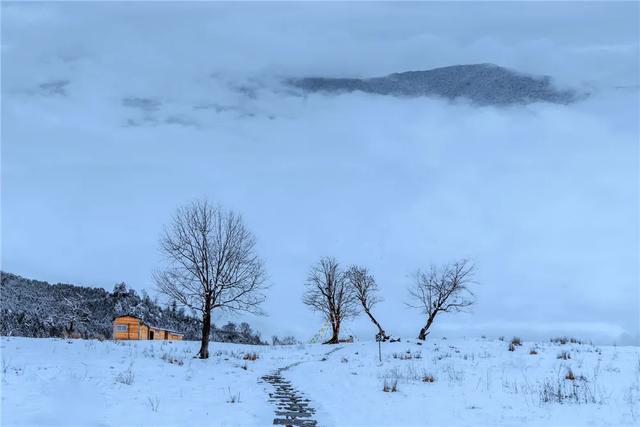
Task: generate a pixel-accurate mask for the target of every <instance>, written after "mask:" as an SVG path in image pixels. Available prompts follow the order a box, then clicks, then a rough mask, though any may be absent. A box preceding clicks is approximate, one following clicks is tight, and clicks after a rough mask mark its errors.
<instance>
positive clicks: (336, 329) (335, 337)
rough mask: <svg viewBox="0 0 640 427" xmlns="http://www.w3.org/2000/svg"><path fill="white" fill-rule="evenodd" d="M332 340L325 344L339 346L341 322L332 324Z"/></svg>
mask: <svg viewBox="0 0 640 427" xmlns="http://www.w3.org/2000/svg"><path fill="white" fill-rule="evenodd" d="M331 332H332V334H331V339H330V340H329V341H325V342H324V343H323V344H338V343H339V342H340V322H338V321H335V322H332V323H331Z"/></svg>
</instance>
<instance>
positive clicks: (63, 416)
mask: <svg viewBox="0 0 640 427" xmlns="http://www.w3.org/2000/svg"><path fill="white" fill-rule="evenodd" d="M197 347H198V343H197V342H188V341H186V342H117V343H116V342H111V341H103V342H100V341H89V340H63V339H31V338H6V337H3V338H2V341H1V349H2V388H1V390H2V415H1V417H2V418H1V424H2V425H3V426H5V425H6V426H14V425H32V426H52V425H56V426H77V425H83V426H84V425H113V426H129V425H131V426H133V425H135V426H160V425H172V426H173V425H175V426H182V425H189V426H209V425H211V426H229V425H262V426H265V425H270V424H272V422H273V419H274V418H275V415H274V414H275V410H276V408H275V407H274V406H272V403H270V402H269V393H273V387H272V386H271V384H269V383H267V382H264V381H262V380H261V379H260V378H261V377H262V376H263V375H266V374H268V373H271V372H273V371H274V370H276V369H277V368H281V367H284V366H289V365H292V364H295V363H297V362H299V363H298V364H297V365H295V366H292V367H291V368H290V369H288V370H286V371H283V372H282V373H281V374H282V376H283V377H284V378H286V379H287V380H288V381H289V382H290V383H291V384H292V385H293V387H295V388H296V389H297V391H299V392H300V394H302V395H303V396H304V397H305V398H308V399H310V401H309V405H310V406H311V407H312V408H313V409H315V414H314V415H313V417H314V419H315V420H316V421H317V422H318V425H347V426H351V425H367V426H374V425H396V426H398V425H402V426H405V425H623V424H634V423H638V422H640V351H639V349H638V348H637V347H600V346H592V345H580V344H565V345H559V344H554V343H550V342H545V343H529V342H525V343H523V345H522V346H518V347H516V349H515V351H513V352H511V351H508V350H507V347H508V342H502V341H489V340H484V339H468V340H455V341H454V340H437V341H435V340H434V341H427V342H425V343H424V344H423V345H418V343H417V342H416V341H415V340H403V341H402V342H399V343H385V344H383V347H382V359H383V361H382V363H380V362H379V361H378V347H377V344H376V343H374V342H360V343H354V344H343V345H340V346H338V347H337V350H336V351H335V352H333V353H331V354H328V355H327V353H328V352H329V351H330V350H334V349H336V347H328V346H322V345H299V346H288V347H267V346H248V345H239V344H219V343H214V344H213V345H212V348H211V352H212V357H211V358H210V359H209V360H206V361H202V360H198V359H193V358H192V355H193V354H195V353H196V350H197ZM531 349H535V350H536V352H537V354H530V350H531ZM252 352H255V353H256V354H257V356H258V358H257V360H255V361H251V360H244V359H243V357H244V355H245V354H249V353H252ZM563 352H564V354H566V355H568V356H569V357H570V358H567V359H562V358H558V356H559V355H562V354H563ZM569 369H571V370H572V372H573V374H574V376H575V378H576V379H574V380H568V379H565V376H566V375H567V373H568V370H569ZM428 376H432V377H433V379H434V382H425V381H423V380H424V379H427V377H428ZM385 382H386V383H387V384H388V385H389V386H390V387H392V386H393V384H394V383H396V384H397V385H396V388H397V391H396V392H384V391H383V386H384V383H385ZM558 389H560V392H561V393H562V394H563V397H562V402H559V401H558V400H559V399H558V396H557V392H558ZM234 401H235V402H234Z"/></svg>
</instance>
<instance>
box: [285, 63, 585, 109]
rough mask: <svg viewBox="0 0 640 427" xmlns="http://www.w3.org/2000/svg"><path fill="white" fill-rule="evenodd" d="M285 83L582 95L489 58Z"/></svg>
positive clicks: (480, 95) (484, 98)
mask: <svg viewBox="0 0 640 427" xmlns="http://www.w3.org/2000/svg"><path fill="white" fill-rule="evenodd" d="M285 83H286V84H288V85H289V86H292V87H295V88H298V89H301V90H302V91H305V92H312V93H313V92H320V93H329V94H336V93H338V94H339V93H349V92H356V91H359V92H364V93H371V94H376V95H385V96H396V97H423V96H424V97H439V98H445V99H450V100H454V99H459V98H466V99H468V100H470V101H471V102H472V103H474V104H479V105H512V104H528V103H532V102H550V103H555V104H569V103H572V102H575V101H577V100H579V99H580V98H581V97H582V95H581V94H579V93H578V92H577V91H576V90H573V89H560V88H557V87H555V85H554V84H553V80H552V78H551V77H550V76H533V75H529V74H526V73H523V72H520V71H515V70H512V69H509V68H505V67H501V66H499V65H495V64H490V63H481V64H466V65H450V66H446V67H439V68H433V69H430V70H415V71H404V72H398V73H392V74H388V75H386V76H383V77H371V78H342V77H302V78H289V79H286V80H285ZM583 95H584V94H583Z"/></svg>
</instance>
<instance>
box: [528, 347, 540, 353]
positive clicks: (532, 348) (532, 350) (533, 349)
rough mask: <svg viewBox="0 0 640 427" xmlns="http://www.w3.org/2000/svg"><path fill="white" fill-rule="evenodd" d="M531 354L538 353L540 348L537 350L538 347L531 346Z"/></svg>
mask: <svg viewBox="0 0 640 427" xmlns="http://www.w3.org/2000/svg"><path fill="white" fill-rule="evenodd" d="M529 354H532V355H535V354H538V350H536V348H535V347H531V348H530V349H529Z"/></svg>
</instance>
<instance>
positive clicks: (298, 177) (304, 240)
mask: <svg viewBox="0 0 640 427" xmlns="http://www.w3.org/2000/svg"><path fill="white" fill-rule="evenodd" d="M638 30H639V26H638V4H637V3H631V2H629V3H547V2H536V3H526V4H525V3H515V2H511V3H473V4H469V3H447V4H441V3H419V4H418V3H403V4H387V3H307V4H293V3H236V4H229V3H180V4H179V3H155V2H154V3H137V4H124V3H107V2H104V3H59V4H56V3H32V4H24V3H3V4H2V162H1V166H2V183H1V185H2V187H1V189H2V209H1V213H2V258H1V260H2V269H3V270H6V271H10V272H14V273H17V274H21V275H24V276H26V277H30V278H35V279H41V280H47V281H50V282H58V281H62V282H71V283H77V284H85V285H94V286H104V287H106V288H108V289H111V288H112V286H113V284H114V283H116V282H118V281H125V282H127V283H128V284H129V285H131V286H132V287H134V288H136V289H143V288H145V289H148V290H149V291H150V292H151V293H152V292H153V283H152V280H151V272H152V271H153V269H154V268H157V267H159V266H160V265H161V264H160V256H159V253H158V244H157V243H158V237H159V234H160V231H161V229H162V226H163V224H165V223H166V222H167V221H168V220H169V218H170V217H171V215H172V213H173V212H174V210H175V208H176V207H177V206H178V205H180V204H184V203H187V202H189V201H191V200H193V199H194V198H207V199H209V200H211V201H213V202H216V203H221V204H223V205H224V206H226V207H228V208H231V209H234V210H237V211H239V212H240V213H242V214H243V216H244V218H245V220H246V222H247V224H248V226H249V227H250V228H251V229H252V230H253V231H254V233H255V234H256V236H257V238H258V241H259V251H260V253H261V255H262V256H263V258H264V259H265V262H266V267H267V271H268V273H269V282H270V284H271V288H270V290H269V293H268V296H269V299H268V301H267V303H266V304H265V310H266V311H267V313H268V314H269V316H268V317H265V318H259V319H255V318H249V319H248V320H249V321H251V322H252V323H253V324H256V325H258V327H259V329H260V330H262V332H263V334H265V335H270V334H273V333H277V334H295V335H297V336H298V337H299V338H309V337H310V336H312V335H313V334H314V333H315V331H316V330H317V329H318V328H319V327H320V324H321V321H320V319H319V318H318V316H317V315H315V314H313V313H311V312H309V311H308V310H307V309H306V307H304V306H303V305H302V303H301V295H302V292H303V283H304V279H305V276H306V273H307V271H308V269H309V267H310V265H311V264H313V263H314V262H316V261H317V260H318V259H319V257H320V256H323V255H333V256H336V257H337V258H338V259H339V260H340V261H341V262H343V263H344V264H349V263H362V264H364V265H367V266H368V267H369V268H370V270H371V271H372V272H373V273H374V274H375V275H376V277H377V278H378V281H379V282H380V286H381V288H382V293H383V296H384V298H385V301H384V303H382V304H381V305H380V306H379V307H378V308H377V310H376V311H377V312H378V315H379V317H380V320H381V321H382V322H383V324H384V325H385V327H386V329H388V330H390V331H392V332H393V333H396V334H401V335H414V334H416V333H417V331H418V329H419V327H420V326H421V325H420V324H421V322H422V320H421V316H420V314H419V313H417V312H415V311H412V310H410V309H408V308H406V307H405V306H404V301H406V299H407V293H406V287H407V285H408V284H409V283H410V274H411V273H412V271H414V270H415V269H416V268H418V267H427V266H428V265H429V264H430V263H432V262H435V263H441V262H446V261H449V260H454V259H457V258H460V257H468V258H471V259H472V260H474V261H475V263H476V265H477V271H478V274H477V281H478V285H477V292H476V293H477V296H478V304H477V306H476V307H475V309H474V312H473V313H472V314H464V315H450V316H449V315H447V316H444V317H442V318H441V319H439V321H438V322H437V324H436V329H435V332H434V333H437V334H444V335H467V336H477V335H481V334H487V335H501V334H505V335H509V334H517V335H521V336H523V337H524V338H540V337H546V336H551V335H557V334H572V335H577V336H582V337H585V338H590V339H594V340H596V341H607V342H612V341H615V342H619V343H622V342H626V343H630V342H636V343H637V342H638V340H639V338H638V334H639V326H638V325H639V323H640V319H639V290H638V287H639V280H638V260H639V257H638V238H639V227H638V213H639V212H638V202H639V199H638V136H639V131H638V116H639V112H640V110H639V108H638V85H639V81H638V63H639V59H640V58H639V55H638ZM485 62H490V63H495V64H498V65H502V66H506V67H510V68H514V69H517V70H520V71H523V72H529V73H533V74H548V75H551V76H553V77H554V78H555V81H556V82H557V83H558V84H559V85H564V86H567V85H568V86H572V87H576V88H581V89H587V90H589V91H591V92H592V93H593V95H592V96H591V97H590V98H589V99H588V100H586V101H582V102H579V103H576V104H572V105H569V106H558V105H549V104H535V105H529V106H522V107H509V108H494V107H474V106H471V105H467V104H465V103H463V102H457V103H450V102H446V101H442V100H434V99H426V98H420V99H398V98H392V97H383V96H373V95H365V94H360V93H354V94H345V95H340V96H325V95H310V96H307V97H299V96H294V95H293V94H291V93H289V92H287V91H286V90H285V89H284V88H283V87H282V86H281V85H279V84H278V81H279V79H280V78H282V77H286V76H306V75H326V76H357V77H369V76H379V75H385V74H388V73H391V72H400V71H407V70H419V69H429V68H434V67H438V66H446V65H453V64H468V63H485ZM218 320H219V321H222V320H223V319H218ZM347 329H348V330H351V331H353V332H354V333H356V334H359V335H361V336H367V334H369V335H371V334H372V333H373V332H374V331H373V330H372V329H371V327H370V325H369V324H368V323H367V321H366V320H365V319H362V320H359V321H356V322H352V323H350V324H349V325H348V326H347Z"/></svg>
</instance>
